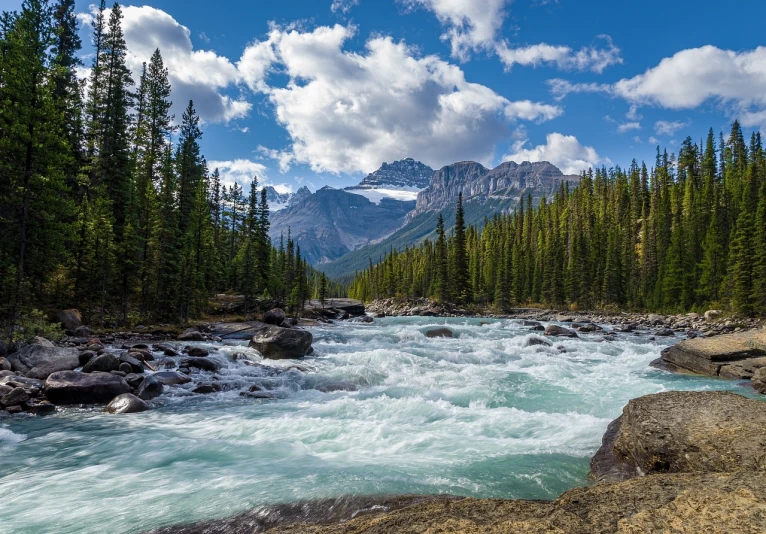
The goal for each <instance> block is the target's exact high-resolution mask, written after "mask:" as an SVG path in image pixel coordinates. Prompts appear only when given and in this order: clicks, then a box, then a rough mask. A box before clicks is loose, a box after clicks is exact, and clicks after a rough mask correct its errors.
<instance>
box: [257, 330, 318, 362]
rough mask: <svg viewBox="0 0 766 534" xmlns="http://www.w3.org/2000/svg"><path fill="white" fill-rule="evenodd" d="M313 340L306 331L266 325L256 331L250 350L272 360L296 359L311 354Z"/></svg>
mask: <svg viewBox="0 0 766 534" xmlns="http://www.w3.org/2000/svg"><path fill="white" fill-rule="evenodd" d="M313 340H314V338H313V336H312V335H311V332H307V331H305V330H297V329H294V328H282V327H279V326H273V325H264V326H262V327H261V328H259V329H258V330H256V333H255V335H254V336H253V338H252V339H251V340H250V348H253V349H255V350H257V351H258V352H260V353H261V356H263V357H264V358H269V359H272V360H285V359H295V358H302V357H304V356H306V355H307V354H308V353H309V349H311V343H312V341H313Z"/></svg>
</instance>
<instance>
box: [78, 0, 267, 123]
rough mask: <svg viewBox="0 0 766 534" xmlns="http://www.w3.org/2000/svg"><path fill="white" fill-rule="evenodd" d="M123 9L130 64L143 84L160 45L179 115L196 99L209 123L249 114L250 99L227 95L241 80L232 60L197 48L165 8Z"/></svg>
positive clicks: (86, 18) (87, 16)
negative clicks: (145, 68)
mask: <svg viewBox="0 0 766 534" xmlns="http://www.w3.org/2000/svg"><path fill="white" fill-rule="evenodd" d="M91 9H95V7H92V8H91ZM122 9H123V15H124V19H123V23H122V28H123V31H124V33H125V42H126V44H127V46H128V54H127V57H126V62H127V65H128V67H129V68H130V69H131V70H132V71H133V79H134V80H135V81H136V83H138V80H139V78H140V75H141V67H142V64H143V63H144V62H147V63H148V62H149V60H150V59H151V56H152V54H153V53H154V51H155V49H157V48H159V49H160V52H161V54H162V59H163V61H164V63H165V66H166V67H167V68H168V72H169V79H170V84H171V86H172V91H173V92H172V95H171V98H172V100H173V104H174V105H173V112H174V113H175V114H176V117H177V118H180V116H181V112H182V111H183V109H184V108H185V107H186V104H187V103H188V101H189V100H194V105H195V107H196V109H197V112H198V113H199V115H200V117H201V118H202V120H203V121H206V122H228V121H230V120H232V119H236V118H241V117H245V116H247V115H248V113H249V112H250V109H251V107H252V105H251V104H250V103H249V102H247V101H246V100H244V99H242V98H232V97H231V96H229V95H227V94H224V91H225V90H227V89H229V88H231V87H234V86H235V85H236V84H237V83H238V82H239V79H240V75H239V73H238V71H237V67H236V66H235V65H234V64H232V63H231V62H230V61H229V60H228V59H227V58H225V57H222V56H219V55H217V54H216V53H215V52H212V51H209V50H194V47H193V45H192V42H191V32H190V31H189V29H188V28H187V27H186V26H183V25H181V24H180V23H179V22H178V21H176V20H175V19H174V18H173V17H172V16H170V15H169V14H167V13H165V12H164V11H162V10H159V9H155V8H153V7H149V6H141V7H136V6H125V7H123V8H122ZM108 12H109V10H107V14H106V17H107V19H108V17H109V13H108ZM78 19H79V20H80V21H81V22H82V23H86V24H87V23H89V22H90V21H92V20H93V14H92V13H80V14H79V15H78ZM203 40H204V39H203Z"/></svg>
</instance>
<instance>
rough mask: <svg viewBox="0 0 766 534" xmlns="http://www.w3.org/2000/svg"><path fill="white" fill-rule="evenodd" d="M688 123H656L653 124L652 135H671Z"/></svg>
mask: <svg viewBox="0 0 766 534" xmlns="http://www.w3.org/2000/svg"><path fill="white" fill-rule="evenodd" d="M689 124H690V123H689V122H681V121H657V122H655V123H654V133H656V134H657V135H673V134H674V133H676V132H677V131H678V130H682V129H684V128H686V127H687V126H689Z"/></svg>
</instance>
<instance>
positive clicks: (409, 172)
mask: <svg viewBox="0 0 766 534" xmlns="http://www.w3.org/2000/svg"><path fill="white" fill-rule="evenodd" d="M433 174H434V170H433V169H432V168H431V167H429V166H428V165H425V164H424V163H420V162H419V161H415V160H414V159H412V158H406V159H403V160H401V161H395V162H393V163H384V164H383V165H381V167H380V169H378V170H377V171H375V172H373V173H371V174H368V175H367V176H366V177H365V178H364V180H362V181H361V182H360V183H359V185H357V186H354V187H347V188H346V189H347V190H348V189H405V188H414V189H425V188H426V187H428V184H429V183H431V177H432V176H433Z"/></svg>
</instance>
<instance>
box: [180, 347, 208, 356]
mask: <svg viewBox="0 0 766 534" xmlns="http://www.w3.org/2000/svg"><path fill="white" fill-rule="evenodd" d="M186 354H188V355H189V356H193V357H195V358H204V357H205V356H207V355H208V354H210V353H209V352H208V351H207V349H203V348H202V347H188V350H187V351H186Z"/></svg>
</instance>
